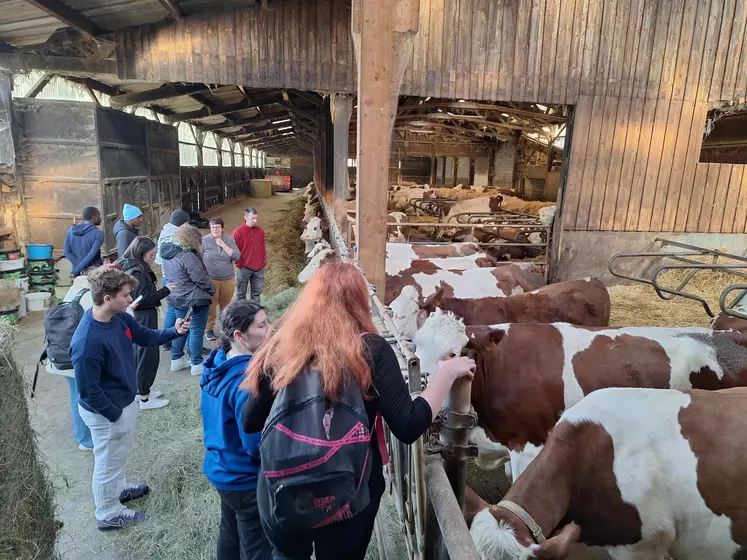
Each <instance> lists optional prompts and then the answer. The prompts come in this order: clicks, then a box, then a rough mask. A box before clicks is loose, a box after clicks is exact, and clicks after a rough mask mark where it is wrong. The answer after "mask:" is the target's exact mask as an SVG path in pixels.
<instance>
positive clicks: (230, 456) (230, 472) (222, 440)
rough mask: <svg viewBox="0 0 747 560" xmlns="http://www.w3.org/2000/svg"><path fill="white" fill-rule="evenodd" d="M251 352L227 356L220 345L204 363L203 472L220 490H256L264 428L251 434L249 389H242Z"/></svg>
mask: <svg viewBox="0 0 747 560" xmlns="http://www.w3.org/2000/svg"><path fill="white" fill-rule="evenodd" d="M251 359H252V357H251V356H248V355H245V356H235V357H233V358H230V359H228V360H227V359H226V353H225V352H224V351H223V350H222V349H220V348H217V349H215V350H213V351H212V352H211V354H210V356H208V359H207V360H206V361H205V363H204V364H203V367H202V379H201V380H200V387H202V397H201V399H200V411H201V412H202V425H203V432H204V440H205V461H204V462H203V464H202V472H204V473H205V476H206V477H207V479H208V480H209V481H210V483H211V484H212V485H213V486H215V487H216V488H217V489H218V490H228V491H231V490H252V489H254V488H256V487H257V474H258V473H259V467H260V461H259V440H260V437H261V436H262V433H261V432H257V433H254V434H247V433H246V432H245V431H244V429H243V428H242V427H241V411H242V409H243V408H244V404H245V403H246V401H247V399H248V396H249V395H248V393H247V392H246V391H243V390H241V389H239V385H240V384H241V382H242V381H243V380H244V371H245V370H246V367H247V365H249V361H250V360H251Z"/></svg>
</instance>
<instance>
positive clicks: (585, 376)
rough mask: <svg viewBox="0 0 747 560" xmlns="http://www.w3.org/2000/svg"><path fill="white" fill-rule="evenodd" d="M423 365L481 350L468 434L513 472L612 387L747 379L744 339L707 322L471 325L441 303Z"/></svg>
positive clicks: (491, 462) (424, 342) (421, 354)
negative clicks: (561, 424) (577, 409)
mask: <svg viewBox="0 0 747 560" xmlns="http://www.w3.org/2000/svg"><path fill="white" fill-rule="evenodd" d="M413 342H414V343H415V347H416V350H415V354H416V355H417V357H418V358H419V359H420V369H421V371H422V372H424V373H425V374H426V375H431V374H433V373H434V372H435V371H437V368H438V362H439V360H444V359H448V358H451V357H455V356H459V355H461V354H462V352H463V351H465V350H466V351H467V352H468V353H473V354H474V356H473V357H474V359H475V361H476V362H477V370H476V373H475V377H474V381H473V382H472V406H473V407H474V409H475V412H477V415H478V421H479V424H480V426H479V427H478V428H475V429H474V430H473V432H472V434H471V435H470V437H471V439H472V440H473V441H474V442H475V443H476V444H477V445H478V448H479V450H480V456H479V457H478V458H477V463H478V465H479V466H480V467H482V468H485V469H492V468H498V467H499V466H500V465H502V464H504V463H505V462H507V461H508V460H509V458H510V460H511V471H512V473H513V476H514V479H515V478H516V477H517V476H518V475H519V474H520V473H521V472H522V471H523V470H524V469H525V468H526V465H527V464H528V463H529V462H530V461H531V460H532V459H533V458H534V457H536V455H537V453H538V452H539V449H540V446H542V445H543V444H544V442H545V439H546V438H547V434H548V432H549V431H550V430H551V428H552V427H553V426H554V425H555V422H556V420H557V418H558V417H559V416H560V414H561V413H562V412H563V411H564V410H566V409H567V408H569V407H571V406H573V405H574V404H576V403H577V402H578V401H580V400H581V399H582V398H583V397H584V396H585V395H588V394H589V393H591V392H592V391H596V390H598V389H603V388H605V387H651V388H658V389H680V390H684V389H691V388H695V389H725V388H730V387H739V386H746V385H747V348H746V347H745V346H744V345H745V344H747V336H745V335H742V334H741V333H737V332H718V331H712V330H710V329H707V328H698V327H690V328H679V329H667V328H658V327H650V328H647V327H620V328H594V327H579V326H575V325H569V324H567V323H553V324H517V323H508V324H501V325H490V326H471V327H469V326H468V327H465V325H464V323H463V322H462V321H461V320H460V319H459V318H458V317H457V316H455V315H454V314H453V313H451V312H449V311H447V312H443V311H441V310H440V309H437V310H436V311H435V312H434V313H431V315H430V316H429V317H428V319H426V321H425V323H424V324H423V326H422V327H421V328H420V330H418V332H417V333H416V335H415V337H414V338H413Z"/></svg>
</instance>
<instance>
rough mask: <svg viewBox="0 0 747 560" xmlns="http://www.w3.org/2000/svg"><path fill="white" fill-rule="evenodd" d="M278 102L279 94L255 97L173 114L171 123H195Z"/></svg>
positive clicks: (279, 99)
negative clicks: (206, 118)
mask: <svg viewBox="0 0 747 560" xmlns="http://www.w3.org/2000/svg"><path fill="white" fill-rule="evenodd" d="M280 101H282V97H281V96H280V94H274V93H273V94H270V95H265V96H263V97H261V98H260V97H255V98H252V99H251V100H250V99H245V100H243V101H239V102H238V103H233V104H231V105H215V106H214V107H213V108H209V107H203V108H202V109H197V110H196V111H189V112H186V113H176V114H174V117H173V120H172V121H171V122H172V123H174V122H179V121H196V120H200V119H204V118H205V117H215V116H219V115H226V114H228V113H236V112H238V111H246V110H247V109H253V108H255V107H267V106H269V105H274V104H276V103H280Z"/></svg>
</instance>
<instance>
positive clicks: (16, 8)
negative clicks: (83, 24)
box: [0, 0, 65, 47]
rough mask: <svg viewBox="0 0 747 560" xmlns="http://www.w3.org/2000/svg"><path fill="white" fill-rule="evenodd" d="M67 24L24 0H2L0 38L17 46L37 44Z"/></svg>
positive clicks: (0, 5)
mask: <svg viewBox="0 0 747 560" xmlns="http://www.w3.org/2000/svg"><path fill="white" fill-rule="evenodd" d="M62 27H65V24H64V23H62V22H61V21H59V20H58V19H56V18H53V17H52V16H50V15H49V14H47V12H45V11H44V10H40V9H39V8H36V7H35V6H32V5H31V4H29V3H28V2H25V1H24V0H0V40H3V41H5V42H7V43H10V44H11V45H14V46H16V47H25V46H28V45H37V44H39V43H43V42H45V41H46V40H47V39H49V37H50V35H52V33H54V32H55V31H57V30H58V29H60V28H62Z"/></svg>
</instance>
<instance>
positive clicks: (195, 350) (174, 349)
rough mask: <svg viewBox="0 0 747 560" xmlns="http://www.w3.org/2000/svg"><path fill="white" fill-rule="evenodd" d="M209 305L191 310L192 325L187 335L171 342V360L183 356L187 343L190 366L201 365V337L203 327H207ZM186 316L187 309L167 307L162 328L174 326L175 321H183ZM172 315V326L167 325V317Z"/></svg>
mask: <svg viewBox="0 0 747 560" xmlns="http://www.w3.org/2000/svg"><path fill="white" fill-rule="evenodd" d="M209 311H210V306H209V305H200V306H197V307H193V308H192V317H191V319H192V324H191V325H190V327H189V333H187V334H186V335H185V336H180V337H179V338H177V339H176V340H174V341H172V342H171V359H172V360H178V359H179V358H181V357H182V356H184V345H185V344H187V342H189V357H190V358H191V359H192V365H193V366H196V365H198V364H201V363H202V337H203V336H205V327H206V326H207V320H208V312H209ZM186 314H187V309H179V308H177V307H169V311H168V313H167V314H166V319H165V320H164V328H167V329H168V328H170V327H172V326H174V325H175V324H176V320H177V319H183V318H184V316H185V315H186ZM170 315H173V321H174V323H173V324H169V316H170Z"/></svg>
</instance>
